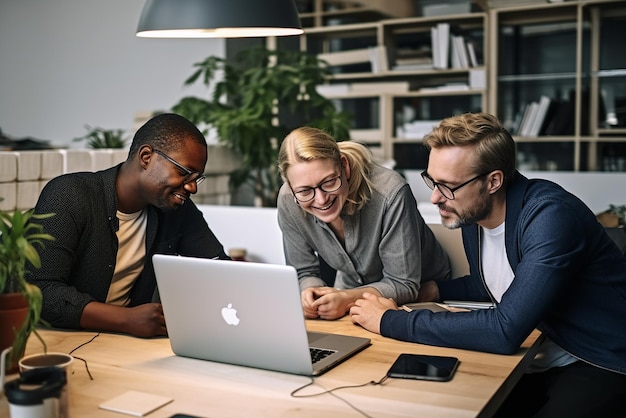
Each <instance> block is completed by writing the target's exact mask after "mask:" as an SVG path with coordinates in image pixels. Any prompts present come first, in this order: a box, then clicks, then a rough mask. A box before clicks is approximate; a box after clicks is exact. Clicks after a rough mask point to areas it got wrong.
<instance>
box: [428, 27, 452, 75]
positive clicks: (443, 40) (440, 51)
mask: <svg viewBox="0 0 626 418" xmlns="http://www.w3.org/2000/svg"><path fill="white" fill-rule="evenodd" d="M430 35H431V43H432V51H433V67H434V68H437V69H443V70H445V69H447V68H448V67H449V57H450V24H449V23H445V22H440V23H438V24H437V26H433V27H431V29H430Z"/></svg>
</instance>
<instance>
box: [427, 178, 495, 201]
mask: <svg viewBox="0 0 626 418" xmlns="http://www.w3.org/2000/svg"><path fill="white" fill-rule="evenodd" d="M489 173H491V171H487V172H486V173H483V174H479V175H477V176H476V177H472V178H471V179H469V180H467V181H466V182H465V183H461V184H459V185H458V186H456V187H449V186H446V185H445V184H442V183H438V182H436V181H435V180H433V178H432V177H431V176H430V175H429V174H428V172H427V171H422V179H424V183H426V186H428V188H429V189H430V190H435V187H436V188H437V190H439V193H441V195H442V196H443V197H445V198H446V199H448V200H454V192H456V191H457V190H459V189H460V188H461V187H463V186H467V185H468V184H470V183H471V182H473V181H476V180H478V179H479V178H481V177H484V176H486V175H487V174H489Z"/></svg>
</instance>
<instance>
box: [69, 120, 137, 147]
mask: <svg viewBox="0 0 626 418" xmlns="http://www.w3.org/2000/svg"><path fill="white" fill-rule="evenodd" d="M85 129H87V131H88V132H87V133H86V134H85V135H83V136H81V137H78V138H74V141H76V142H81V141H87V145H88V146H89V148H93V149H99V148H124V146H125V145H126V141H127V140H128V138H127V137H126V135H125V133H124V130H123V129H104V128H99V127H95V128H92V127H91V126H89V125H85Z"/></svg>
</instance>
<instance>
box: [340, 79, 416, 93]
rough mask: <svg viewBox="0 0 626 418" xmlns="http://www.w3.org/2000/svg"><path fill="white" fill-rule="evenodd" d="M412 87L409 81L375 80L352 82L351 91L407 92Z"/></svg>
mask: <svg viewBox="0 0 626 418" xmlns="http://www.w3.org/2000/svg"><path fill="white" fill-rule="evenodd" d="M410 89H411V83H409V82H408V81H373V82H368V83H352V84H350V91H352V92H368V93H377V94H378V93H381V94H382V93H407V92H408V91H409V90H410Z"/></svg>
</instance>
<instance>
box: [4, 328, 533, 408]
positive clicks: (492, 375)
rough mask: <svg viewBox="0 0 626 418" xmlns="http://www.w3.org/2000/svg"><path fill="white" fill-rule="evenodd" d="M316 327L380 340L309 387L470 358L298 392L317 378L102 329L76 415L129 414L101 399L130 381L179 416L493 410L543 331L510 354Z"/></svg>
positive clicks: (56, 342) (86, 352)
mask: <svg viewBox="0 0 626 418" xmlns="http://www.w3.org/2000/svg"><path fill="white" fill-rule="evenodd" d="M307 328H308V329H310V330H314V331H325V332H334V333H342V334H348V335H357V336H367V337H369V338H371V339H372V345H371V346H370V347H368V348H366V349H365V350H364V351H362V352H360V353H358V354H357V355H356V356H354V357H352V358H351V359H349V360H347V361H346V362H344V363H342V364H340V365H339V366H337V367H335V368H334V369H332V370H330V371H328V372H327V373H325V374H324V375H322V376H320V377H318V378H316V379H315V385H313V386H312V387H308V388H305V389H303V390H302V391H300V392H299V394H312V393H316V392H321V391H323V388H325V389H331V388H335V387H338V386H346V385H357V384H362V383H366V382H370V381H372V380H373V381H378V380H380V379H381V378H382V377H383V376H384V375H385V373H386V372H387V369H389V367H390V366H391V363H393V361H394V360H395V358H396V357H397V356H398V354H400V353H422V354H436V355H447V356H456V357H458V358H459V359H460V360H461V364H460V366H459V368H458V370H457V373H456V375H455V376H454V378H453V379H452V380H451V381H450V382H427V381H416V380H403V379H388V380H387V381H385V382H384V384H383V385H377V386H374V385H367V386H364V387H359V388H349V389H341V390H338V391H336V392H334V394H335V395H336V396H333V395H330V394H324V395H320V396H314V397H308V398H293V397H291V395H290V394H291V392H292V391H293V390H295V389H297V388H298V387H300V386H303V385H305V384H306V383H308V382H309V381H310V378H308V377H305V376H296V375H290V374H285V373H277V372H271V371H266V370H258V369H252V368H246V367H240V366H232V365H227V364H221V363H213V362H208V361H202V360H195V359H188V358H183V357H178V356H175V355H174V354H173V353H172V350H171V348H170V345H169V340H168V339H167V338H153V339H141V338H134V337H130V336H126V335H117V334H105V333H102V334H100V335H98V336H97V337H96V338H95V339H94V340H93V341H92V342H90V343H88V344H86V345H84V346H82V347H81V348H79V349H77V350H76V351H74V353H73V354H74V355H75V356H77V357H80V358H82V359H84V360H86V361H87V362H88V365H89V370H90V372H91V374H92V376H93V380H90V378H89V375H88V373H87V370H86V368H85V365H84V363H83V362H82V361H80V360H77V361H76V363H75V365H74V372H73V374H72V376H71V377H70V388H69V389H70V405H71V416H72V418H82V417H108V418H115V417H123V416H128V415H122V414H119V413H115V412H110V411H105V410H101V409H98V404H100V403H101V402H103V401H105V400H108V399H110V398H113V397H115V396H118V395H120V394H122V393H124V392H125V391H128V390H136V391H143V392H148V393H154V394H159V395H166V396H170V397H172V398H174V401H173V402H171V403H169V404H168V405H165V406H164V407H162V408H160V409H158V410H156V411H154V412H153V413H151V414H149V415H148V416H149V417H150V418H162V417H170V416H171V415H173V414H174V413H185V414H189V415H197V416H200V417H315V418H323V417H336V416H341V417H363V416H370V417H376V418H382V417H416V416H419V417H446V418H453V417H474V416H490V415H491V414H492V413H493V411H495V409H496V408H497V407H498V405H499V404H500V403H501V401H502V399H503V398H504V397H505V396H506V394H507V393H508V392H509V391H510V389H511V388H512V386H513V385H514V384H515V382H516V381H517V380H518V379H519V377H520V375H521V373H522V370H523V368H524V367H525V365H526V364H527V363H528V361H529V360H530V359H531V358H532V356H533V355H534V351H535V350H534V349H535V348H536V345H537V344H536V341H538V337H539V333H538V332H534V333H533V334H531V336H530V337H529V338H528V339H527V340H526V342H525V343H524V345H523V347H524V348H522V349H521V350H520V351H519V353H517V354H515V355H512V356H505V355H496V354H486V353H480V352H476V351H467V350H457V349H449V348H441V347H432V346H426V345H420V344H411V343H405V342H400V341H396V340H393V339H389V338H384V337H381V336H379V335H375V334H371V333H369V332H367V331H365V330H364V329H362V328H361V327H359V326H356V325H354V324H352V323H351V322H350V320H349V319H348V318H347V317H346V318H343V319H341V320H337V321H322V320H313V321H312V320H309V321H307ZM40 334H41V335H42V337H43V338H44V339H45V341H46V343H47V345H48V350H50V351H61V352H66V353H67V352H70V351H71V350H73V349H74V348H76V347H78V346H79V345H81V344H83V343H86V342H88V341H89V340H90V339H91V338H92V337H94V336H95V335H97V333H96V332H85V331H58V330H40ZM41 349H42V348H41V344H40V342H39V341H38V340H37V339H36V338H35V337H33V338H31V339H30V341H29V343H28V346H27V354H31V353H36V352H39V351H41ZM8 378H9V379H10V378H12V377H11V376H9V377H8ZM340 398H341V399H340ZM348 403H350V404H352V405H353V406H354V407H355V408H358V410H360V411H362V413H361V412H359V411H357V410H356V409H355V408H353V407H351V406H350V405H349V404H348ZM7 411H8V406H7V401H6V398H5V397H4V396H3V398H2V400H1V401H0V416H2V417H5V416H8V412H7Z"/></svg>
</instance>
